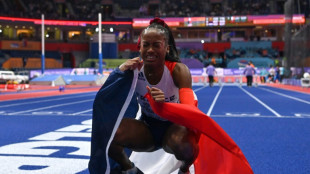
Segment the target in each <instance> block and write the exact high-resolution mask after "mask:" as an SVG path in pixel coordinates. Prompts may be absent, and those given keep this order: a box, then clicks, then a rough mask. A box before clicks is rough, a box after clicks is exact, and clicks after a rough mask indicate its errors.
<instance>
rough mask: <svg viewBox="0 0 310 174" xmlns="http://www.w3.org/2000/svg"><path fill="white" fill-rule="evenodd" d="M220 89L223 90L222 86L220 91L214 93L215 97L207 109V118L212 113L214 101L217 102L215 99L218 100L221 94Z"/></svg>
mask: <svg viewBox="0 0 310 174" xmlns="http://www.w3.org/2000/svg"><path fill="white" fill-rule="evenodd" d="M222 89H223V86H221V87H220V89H219V90H218V91H217V93H216V95H215V97H214V99H213V101H212V104H211V106H210V108H209V110H208V112H207V115H208V116H211V112H212V110H213V107H214V105H215V103H216V101H217V99H218V97H219V95H220V93H221V92H222Z"/></svg>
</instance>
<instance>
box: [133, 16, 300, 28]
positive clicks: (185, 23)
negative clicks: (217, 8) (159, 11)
mask: <svg viewBox="0 0 310 174" xmlns="http://www.w3.org/2000/svg"><path fill="white" fill-rule="evenodd" d="M151 19H152V18H134V19H133V22H132V26H133V27H134V28H139V27H146V26H148V25H149V21H150V20H151ZM163 19H164V20H165V22H166V23H167V25H169V26H170V27H237V26H257V25H284V24H285V23H286V22H291V23H293V24H304V23H305V22H306V20H305V16H304V15H303V14H296V15H293V18H292V19H291V20H288V19H286V18H285V15H257V16H256V15H243V16H207V17H182V18H181V17H178V18H168V17H167V18H163Z"/></svg>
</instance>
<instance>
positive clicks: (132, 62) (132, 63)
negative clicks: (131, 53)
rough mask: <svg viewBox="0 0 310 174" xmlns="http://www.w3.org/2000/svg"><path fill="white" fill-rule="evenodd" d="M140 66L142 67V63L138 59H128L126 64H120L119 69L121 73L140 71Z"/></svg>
mask: <svg viewBox="0 0 310 174" xmlns="http://www.w3.org/2000/svg"><path fill="white" fill-rule="evenodd" d="M142 65H143V61H142V60H140V58H139V57H135V58H133V59H128V60H127V61H126V62H124V63H123V64H121V66H119V69H120V70H121V71H126V70H134V69H136V68H138V69H140V68H141V67H142Z"/></svg>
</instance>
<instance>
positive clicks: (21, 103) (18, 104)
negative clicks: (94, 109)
mask: <svg viewBox="0 0 310 174" xmlns="http://www.w3.org/2000/svg"><path fill="white" fill-rule="evenodd" d="M84 96H89V94H87V95H79V96H71V97H61V98H55V99H46V100H39V101H31V102H29V101H28V102H17V103H14V104H7V105H1V106H0V108H4V107H10V106H20V105H23V104H34V103H42V102H50V101H57V100H63V99H71V98H78V97H84ZM46 97H53V96H46Z"/></svg>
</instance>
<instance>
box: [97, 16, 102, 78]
mask: <svg viewBox="0 0 310 174" xmlns="http://www.w3.org/2000/svg"><path fill="white" fill-rule="evenodd" d="M98 20H99V22H98V25H99V26H98V28H99V31H98V33H99V35H98V44H99V46H98V47H99V73H100V74H102V73H103V70H102V36H101V35H102V34H101V32H102V28H101V13H99V14H98Z"/></svg>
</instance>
